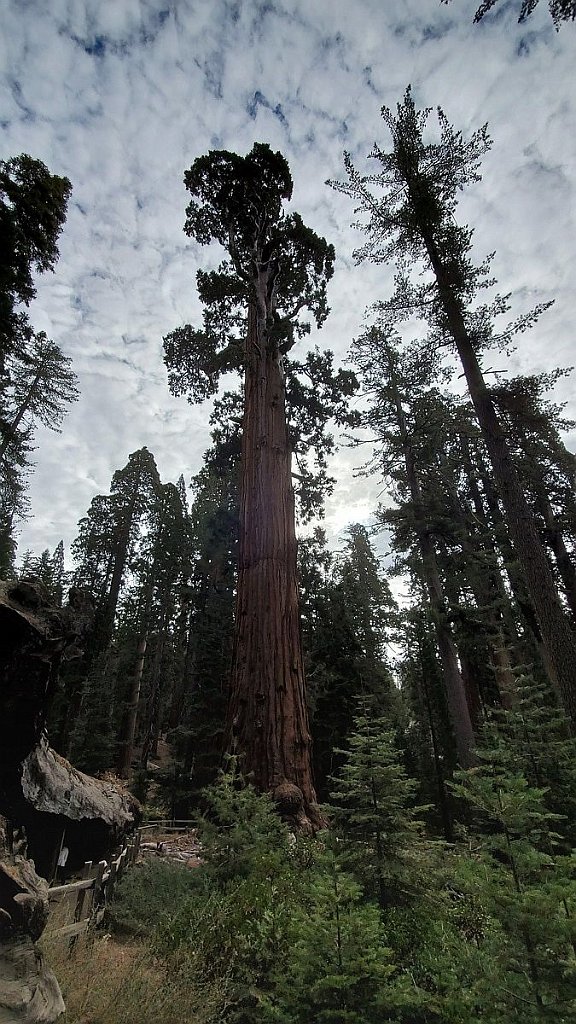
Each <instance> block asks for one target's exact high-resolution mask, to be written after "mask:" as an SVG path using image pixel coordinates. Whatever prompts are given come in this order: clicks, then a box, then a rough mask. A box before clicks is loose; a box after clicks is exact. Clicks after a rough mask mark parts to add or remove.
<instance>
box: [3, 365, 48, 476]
mask: <svg viewBox="0 0 576 1024" xmlns="http://www.w3.org/2000/svg"><path fill="white" fill-rule="evenodd" d="M43 369H44V364H42V366H41V368H40V369H39V370H38V372H37V373H36V376H35V377H34V380H33V381H32V383H31V385H30V387H29V388H28V392H27V394H26V398H25V399H24V401H23V402H21V403H20V406H19V408H18V412H17V413H16V415H15V417H14V419H13V420H12V422H11V423H10V425H9V426H7V427H6V436H5V438H4V440H3V441H2V444H1V445H0V459H2V458H3V457H4V452H5V451H6V449H7V448H9V446H10V445H11V444H12V441H13V440H14V435H15V433H16V431H17V429H18V427H19V426H20V423H21V422H22V419H23V418H24V416H25V414H26V411H27V410H28V408H29V406H30V401H31V399H32V397H33V395H34V391H35V389H36V387H37V386H38V382H39V380H40V378H41V376H42V371H43Z"/></svg>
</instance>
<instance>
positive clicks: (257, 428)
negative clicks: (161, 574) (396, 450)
mask: <svg viewBox="0 0 576 1024" xmlns="http://www.w3.org/2000/svg"><path fill="white" fill-rule="evenodd" d="M261 306H262V308H260V304H258V305H257V304H256V303H253V304H252V306H251V307H250V310H249V316H248V336H247V344H246V375H245V399H244V401H245V405H244V425H243V426H244V429H243V440H242V474H241V495H240V544H239V566H238V592H237V605H236V633H235V648H234V657H233V667H232V681H231V696H230V702H229V713H228V723H227V735H228V744H227V746H228V749H229V750H230V751H232V752H234V753H237V754H238V755H239V756H240V760H241V768H242V770H243V772H244V773H245V774H247V776H248V777H249V779H250V780H251V781H252V782H253V783H254V785H255V786H256V787H257V788H258V789H259V790H262V791H265V792H270V793H271V794H272V795H275V797H276V799H277V800H278V803H279V807H280V810H281V812H282V813H284V814H285V815H286V816H287V817H289V818H292V819H294V820H295V821H296V822H297V823H298V824H299V825H300V826H301V827H306V826H308V827H310V826H313V827H315V826H317V825H319V824H321V822H322V818H321V815H320V812H319V810H318V807H317V804H316V794H315V791H314V786H313V781H312V774H311V766H310V765H311V759H310V746H311V737H310V730H309V725H308V713H307V708H306V698H305V679H304V661H303V656H302V640H301V633H300V617H299V607H298V583H297V570H296V532H295V519H294V493H293V489H292V479H291V452H290V444H289V438H288V429H287V424H286V410H285V398H284V379H283V373H282V363H281V357H280V355H279V353H278V351H277V349H276V348H275V346H273V345H272V344H271V342H270V339H269V336H268V331H267V329H266V303H265V301H263V302H262V303H261ZM288 791H290V797H289V799H288V800H287V799H286V794H287V793H288Z"/></svg>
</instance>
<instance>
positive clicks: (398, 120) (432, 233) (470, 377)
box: [334, 89, 576, 728]
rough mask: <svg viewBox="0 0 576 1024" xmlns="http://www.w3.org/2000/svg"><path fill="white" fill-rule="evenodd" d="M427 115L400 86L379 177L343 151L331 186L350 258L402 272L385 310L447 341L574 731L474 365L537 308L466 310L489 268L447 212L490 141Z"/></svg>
mask: <svg viewBox="0 0 576 1024" xmlns="http://www.w3.org/2000/svg"><path fill="white" fill-rule="evenodd" d="M429 113H430V111H429V110H424V111H418V110H417V109H416V107H415V104H414V100H413V98H412V95H411V92H410V89H408V90H407V92H406V94H405V97H404V100H403V102H402V103H400V104H398V108H397V113H396V116H394V114H393V113H392V111H391V110H389V109H388V108H386V107H385V108H383V110H382V116H383V118H384V120H385V123H386V125H387V127H388V129H389V131H390V134H391V136H392V149H391V150H390V151H389V152H386V151H384V150H382V149H381V148H380V147H378V146H376V147H375V148H374V151H373V153H372V156H373V158H374V159H375V160H377V161H378V163H379V165H380V167H379V171H378V173H377V174H375V175H370V176H369V177H363V176H362V175H360V174H359V173H358V172H357V171H356V169H355V168H354V166H353V164H352V161H351V159H350V157H349V156H348V155H346V158H345V163H346V170H347V173H348V181H347V182H345V183H338V182H337V183H334V185H335V187H336V188H337V189H339V190H340V191H342V192H344V193H346V194H347V195H350V196H352V197H353V198H354V199H355V200H356V201H357V203H358V204H359V208H360V210H361V211H362V212H364V213H366V214H367V217H368V223H367V225H366V228H365V230H366V233H367V235H368V240H367V242H366V244H365V245H364V246H363V247H362V248H361V249H360V250H359V251H358V252H357V254H356V255H357V257H358V259H372V260H375V261H376V262H382V261H385V260H390V259H395V260H396V261H397V262H398V264H399V266H400V268H401V273H400V275H399V278H398V290H397V294H396V295H395V296H394V298H393V300H392V301H391V303H390V304H389V305H390V309H394V310H395V311H396V313H397V314H398V315H400V313H401V315H402V316H404V317H406V316H408V315H409V314H410V313H415V314H416V315H419V316H421V317H424V318H426V319H427V321H428V323H429V324H430V326H431V329H432V332H433V334H434V337H435V338H436V340H437V341H439V340H440V338H445V337H449V338H450V339H451V340H452V342H453V345H454V349H455V351H456V352H457V354H458V357H459V359H460V361H461V363H462V367H463V370H464V376H465V378H466V381H467V384H468V389H469V393H470V398H471V400H472V403H473V405H474V410H475V413H476V416H477V419H478V423H479V425H480V429H481V431H482V436H483V439H484V443H485V445H486V448H487V451H488V454H489V457H490V462H491V465H492V471H493V474H494V480H495V483H496V486H497V488H498V491H499V493H500V497H501V499H502V504H503V507H504V510H505V514H506V520H507V526H508V529H509V531H510V536H511V539H512V542H513V545H514V548H515V550H516V553H517V556H518V560H519V562H520V565H521V567H522V570H523V573H524V577H525V580H526V585H527V588H528V593H529V595H530V599H531V601H532V604H533V606H534V609H535V611H536V615H537V618H538V625H539V629H540V631H541V635H542V644H543V647H544V649H545V652H546V656H547V659H548V662H549V665H550V668H551V671H552V673H553V677H554V681H555V683H556V685H557V686H558V690H559V692H560V694H561V697H562V701H563V703H564V706H565V709H566V711H567V713H568V715H569V716H570V718H571V721H572V726H573V728H576V634H575V633H574V631H573V630H572V628H571V625H570V623H569V621H568V619H567V617H566V615H565V613H564V609H563V607H562V604H561V602H560V599H559V596H558V591H557V589H556V585H555V580H554V577H553V575H552V573H551V571H550V567H549V564H548V560H547V557H546V553H545V551H544V548H543V545H542V542H541V540H540V537H539V535H538V530H537V527H536V524H535V522H534V517H533V515H532V514H531V511H530V507H529V504H528V502H527V500H526V497H525V494H524V489H523V486H522V482H521V480H520V477H519V475H518V471H517V468H516V465H515V462H514V460H513V458H512V457H511V454H510V450H509V446H508V443H507V439H506V435H505V431H504V429H503V426H502V424H501V422H500V420H499V418H498V416H497V414H496V411H495V407H494V401H493V399H492V397H491V395H490V390H489V388H488V387H487V385H486V382H485V380H484V375H483V372H482V368H481V363H480V359H481V353H482V350H483V349H485V348H486V347H487V346H489V345H491V344H495V343H497V342H499V343H502V344H508V343H509V340H510V338H511V337H512V336H513V334H514V333H516V332H517V331H518V330H525V329H526V328H527V327H528V326H529V325H530V323H532V322H533V321H534V320H535V319H536V318H537V316H538V314H539V312H541V311H542V309H543V308H545V307H539V309H537V310H536V311H535V312H534V313H533V314H530V315H528V316H527V317H524V318H521V320H520V321H518V322H517V323H516V324H515V325H512V327H509V328H507V329H506V330H505V331H503V332H500V334H499V335H497V336H496V335H495V331H494V327H493V317H494V314H495V312H503V311H504V310H505V309H506V308H507V306H506V301H505V300H504V299H502V297H497V299H496V300H495V302H494V303H492V305H491V306H476V305H475V301H476V300H477V296H478V293H479V290H480V289H481V288H483V287H484V286H485V285H486V284H487V281H488V263H485V264H483V265H481V266H480V267H475V266H474V264H473V262H472V260H471V256H470V253H471V247H472V242H471V238H472V232H471V230H470V229H469V228H467V227H460V226H459V225H458V224H457V223H456V220H455V212H456V206H457V195H458V192H459V191H460V190H461V189H463V188H464V187H465V186H466V185H468V184H470V183H472V182H474V181H477V180H478V179H479V173H478V167H479V163H480V160H481V157H482V155H483V154H484V153H485V152H486V151H487V149H488V148H489V146H490V141H489V139H488V135H487V130H486V128H485V127H484V128H482V129H480V130H479V131H477V132H475V133H474V134H473V135H472V136H471V137H470V139H469V140H465V139H464V138H463V136H462V134H461V133H460V132H457V131H455V130H454V129H453V128H452V126H451V125H450V124H449V123H448V121H447V119H446V117H445V115H444V113H443V112H442V111H439V113H438V117H439V123H440V138H439V141H437V142H426V141H425V140H424V137H423V136H424V129H425V125H426V122H427V119H428V116H429ZM374 186H378V187H379V188H381V189H382V190H383V193H382V195H381V196H378V195H377V194H375V192H374ZM408 261H410V267H411V268H412V267H414V268H415V267H416V266H417V265H420V266H424V267H425V268H426V269H427V270H428V271H430V273H431V274H432V281H431V282H427V283H425V284H415V283H414V281H413V279H412V278H411V276H410V273H411V270H410V269H409V267H408ZM412 273H413V271H412Z"/></svg>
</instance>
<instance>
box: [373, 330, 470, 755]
mask: <svg viewBox="0 0 576 1024" xmlns="http://www.w3.org/2000/svg"><path fill="white" fill-rule="evenodd" d="M353 351H354V355H355V358H356V361H357V363H358V365H359V367H360V370H361V374H362V379H363V382H364V385H365V387H366V389H367V390H368V391H369V392H370V393H371V395H372V408H371V410H370V412H369V413H368V414H367V416H366V422H367V423H368V424H369V425H370V426H371V427H372V428H373V429H374V431H375V434H376V437H377V438H378V454H377V455H376V457H375V459H374V465H375V466H376V465H378V466H380V465H381V464H382V462H384V463H385V465H386V466H387V470H388V473H390V472H393V467H395V466H396V465H397V463H398V460H400V462H401V464H402V476H401V479H402V480H403V484H404V488H405V490H406V491H407V493H408V495H409V501H410V518H411V521H412V523H413V528H414V533H415V535H416V539H417V544H418V550H419V556H420V557H419V562H418V571H419V572H420V574H421V578H422V582H423V584H424V586H425V588H426V591H427V594H428V600H429V603H430V608H431V612H432V619H433V622H434V627H435V631H436V640H437V644H438V650H439V653H440V659H441V663H442V674H443V679H444V687H445V692H446V702H447V705H448V709H449V713H450V720H451V722H452V729H453V732H454V738H455V742H456V748H457V751H458V760H459V763H460V764H461V765H462V767H469V766H470V765H471V764H473V763H474V742H475V741H474V728H473V723H472V718H471V714H470V708H469V705H468V701H467V699H466V689H465V685H464V681H463V679H462V674H461V671H460V666H459V663H458V655H457V651H456V646H455V644H454V638H453V634H452V628H451V624H450V616H449V610H448V605H447V601H446V596H445V593H444V586H443V583H442V578H441V574H440V571H439V565H438V555H437V550H436V547H437V545H436V542H435V538H434V524H433V515H432V513H431V506H432V505H433V500H432V498H431V494H430V489H429V487H428V486H427V484H426V483H425V482H424V478H423V475H422V471H421V465H420V464H419V452H420V450H421V448H422V447H423V445H424V444H425V443H426V442H425V439H423V438H422V436H421V435H420V434H418V433H416V432H415V430H414V429H412V430H411V429H410V426H409V423H408V416H407V412H406V407H407V406H408V404H409V400H408V395H410V399H411V400H412V401H413V400H414V397H415V395H416V394H418V395H421V394H422V391H423V389H426V387H427V383H428V379H429V376H430V373H431V372H433V370H434V367H433V366H431V364H430V362H429V361H426V360H425V359H423V358H422V357H421V353H420V352H417V353H416V355H414V354H413V353H408V354H407V355H406V356H405V357H404V358H403V359H402V358H401V354H400V350H399V347H398V341H397V339H395V337H394V333H393V332H392V331H391V330H390V329H388V331H387V330H386V329H377V328H372V329H371V330H370V331H369V332H368V333H367V334H366V335H364V336H362V337H361V338H359V339H358V340H357V341H356V342H355V344H354V348H353ZM420 461H421V460H420Z"/></svg>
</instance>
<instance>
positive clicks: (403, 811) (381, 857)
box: [330, 713, 422, 907]
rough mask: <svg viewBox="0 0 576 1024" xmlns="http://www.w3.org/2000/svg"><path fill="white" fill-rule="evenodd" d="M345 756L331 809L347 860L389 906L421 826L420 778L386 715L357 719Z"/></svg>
mask: <svg viewBox="0 0 576 1024" xmlns="http://www.w3.org/2000/svg"><path fill="white" fill-rule="evenodd" d="M348 743H349V746H348V749H347V751H346V752H345V754H346V756H345V760H344V764H343V765H342V768H341V769H340V772H339V773H338V775H337V776H336V777H335V778H333V779H332V780H331V781H332V783H333V787H334V788H333V790H332V791H331V793H330V799H331V815H332V820H333V822H334V825H335V826H336V828H337V829H338V831H339V833H340V836H341V839H342V843H343V850H344V853H343V861H344V864H345V865H346V866H348V867H349V868H351V869H352V870H353V871H354V872H355V874H356V875H357V877H358V878H359V879H360V881H361V883H362V885H363V886H364V887H365V889H366V890H367V892H368V893H369V894H370V895H371V896H372V895H373V896H376V898H377V899H378V901H379V903H380V906H381V907H385V906H386V905H387V904H388V903H389V901H390V900H391V899H394V898H396V897H397V887H398V877H399V876H400V875H401V874H402V871H404V873H407V863H408V861H409V859H410V856H411V853H412V852H413V851H412V848H413V847H414V845H415V842H416V840H417V837H418V835H419V834H420V831H421V824H422V823H421V822H420V821H419V820H418V819H417V817H416V815H417V813H418V811H419V810H422V808H415V807H414V806H413V805H412V806H410V805H411V804H413V799H414V794H415V792H416V790H417V788H418V785H417V783H416V782H414V781H413V780H412V779H408V778H407V776H406V772H405V770H404V768H403V767H402V765H401V764H400V760H399V755H398V751H397V750H396V749H395V746H394V733H393V731H392V730H391V729H390V728H389V723H388V721H387V720H386V719H384V718H378V717H374V716H372V715H370V714H369V713H368V714H366V713H361V714H359V715H357V716H356V718H355V719H354V728H353V732H352V734H351V736H350V737H349V741H348Z"/></svg>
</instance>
